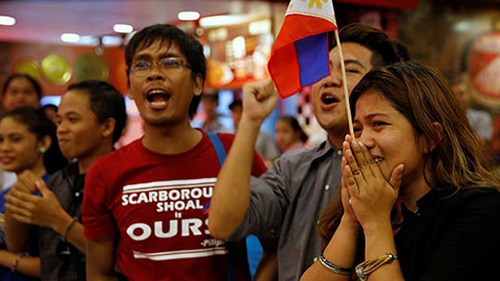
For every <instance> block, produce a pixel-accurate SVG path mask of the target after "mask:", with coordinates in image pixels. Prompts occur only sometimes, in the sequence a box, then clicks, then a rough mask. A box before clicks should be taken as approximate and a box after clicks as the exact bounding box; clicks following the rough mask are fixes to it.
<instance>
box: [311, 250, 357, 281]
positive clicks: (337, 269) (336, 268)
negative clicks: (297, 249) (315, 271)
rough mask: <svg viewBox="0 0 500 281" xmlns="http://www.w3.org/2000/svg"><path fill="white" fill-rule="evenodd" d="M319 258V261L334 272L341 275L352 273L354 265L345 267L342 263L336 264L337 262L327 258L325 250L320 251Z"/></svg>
mask: <svg viewBox="0 0 500 281" xmlns="http://www.w3.org/2000/svg"><path fill="white" fill-rule="evenodd" d="M318 259H319V262H320V263H321V264H322V265H323V266H324V267H326V268H327V269H329V270H330V271H331V272H334V273H337V274H340V275H347V276H350V275H352V267H351V268H345V267H342V266H340V265H336V264H333V263H331V262H330V261H329V260H327V259H326V258H325V256H324V255H323V252H321V253H319V256H318Z"/></svg>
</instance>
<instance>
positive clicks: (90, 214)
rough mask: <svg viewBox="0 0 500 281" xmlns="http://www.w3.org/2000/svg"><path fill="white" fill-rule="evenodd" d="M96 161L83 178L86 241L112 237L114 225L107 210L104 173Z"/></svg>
mask: <svg viewBox="0 0 500 281" xmlns="http://www.w3.org/2000/svg"><path fill="white" fill-rule="evenodd" d="M99 160H100V159H98V160H97V161H96V162H95V163H94V165H92V167H91V168H90V169H89V171H88V173H87V175H86V177H85V192H84V197H83V205H82V220H83V227H84V235H85V237H86V238H88V239H99V238H104V237H109V236H113V235H114V234H115V232H116V230H115V223H114V221H113V219H112V217H111V214H110V210H109V208H108V206H109V204H110V202H109V200H108V196H107V193H108V192H109V191H108V189H107V188H108V186H107V184H106V179H105V177H104V175H105V172H104V169H103V166H102V164H101V161H99Z"/></svg>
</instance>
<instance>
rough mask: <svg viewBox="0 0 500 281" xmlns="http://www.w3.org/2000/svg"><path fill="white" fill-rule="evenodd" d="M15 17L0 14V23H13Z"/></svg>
mask: <svg viewBox="0 0 500 281" xmlns="http://www.w3.org/2000/svg"><path fill="white" fill-rule="evenodd" d="M14 24H16V19H15V18H13V17H10V16H0V25H14Z"/></svg>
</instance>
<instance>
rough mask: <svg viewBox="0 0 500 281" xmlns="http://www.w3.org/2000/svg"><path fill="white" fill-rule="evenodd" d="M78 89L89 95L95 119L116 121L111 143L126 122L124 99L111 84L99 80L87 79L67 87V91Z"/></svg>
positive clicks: (120, 133) (100, 121)
mask: <svg viewBox="0 0 500 281" xmlns="http://www.w3.org/2000/svg"><path fill="white" fill-rule="evenodd" d="M71 90H80V91H84V92H85V93H87V94H88V96H89V104H90V110H92V112H93V113H94V114H95V115H96V117H97V121H98V122H99V123H103V122H104V121H106V119H108V118H113V119H114V120H115V122H116V124H115V129H114V131H113V143H115V142H116V141H118V139H119V138H120V137H121V136H122V133H123V130H124V128H125V125H126V123H127V112H126V108H125V99H124V98H123V95H122V94H121V93H120V92H118V90H116V89H115V87H113V86H112V85H110V84H109V83H107V82H104V81H99V80H87V81H83V82H80V83H77V84H72V85H70V86H69V87H68V91H71Z"/></svg>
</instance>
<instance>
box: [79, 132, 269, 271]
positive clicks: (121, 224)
mask: <svg viewBox="0 0 500 281" xmlns="http://www.w3.org/2000/svg"><path fill="white" fill-rule="evenodd" d="M219 137H220V139H221V141H222V143H223V145H224V147H225V149H226V151H229V147H230V144H231V143H232V141H233V138H234V136H233V135H229V134H219ZM265 169H266V168H265V165H264V163H263V162H262V160H261V159H260V157H258V156H256V158H255V161H254V164H253V169H252V174H253V175H255V176H258V175H260V174H262V173H263V172H264V171H265ZM219 170H220V165H219V160H218V157H217V154H216V152H215V149H214V148H213V145H212V143H211V141H210V139H209V138H208V136H207V135H206V134H205V133H203V138H202V141H200V143H198V144H197V145H196V146H195V147H194V148H193V149H191V150H189V151H187V152H184V153H181V154H176V155H162V154H158V153H155V152H152V151H150V150H148V149H146V148H145V147H144V146H143V144H142V141H141V139H139V140H137V141H134V142H132V143H131V144H129V145H128V146H125V147H122V148H120V149H118V150H117V151H115V152H113V153H110V154H108V155H105V156H103V157H101V158H99V159H98V160H97V161H96V162H95V163H94V165H93V166H92V168H91V169H90V170H89V172H88V173H87V177H86V179H85V193H84V194H85V195H84V202H83V206H82V217H83V223H84V233H85V237H87V238H88V239H99V238H105V237H110V236H113V235H117V236H118V237H119V238H118V245H117V248H118V249H117V250H118V252H117V262H118V265H119V266H120V268H121V269H122V270H123V271H124V273H125V275H126V276H127V277H128V278H129V279H130V280H175V281H178V280H214V281H221V280H227V275H228V273H227V272H228V249H227V247H226V245H225V243H224V241H222V240H219V239H215V238H213V237H211V236H210V234H209V231H208V226H207V219H208V213H207V211H206V207H207V206H208V204H207V203H208V202H209V201H210V198H211V197H212V193H213V187H214V185H215V180H216V178H217V174H218V172H219ZM233 254H234V253H233ZM236 255H239V256H241V257H243V258H246V257H245V254H244V253H236ZM235 273H236V274H235V280H246V279H248V275H247V273H248V270H247V269H246V268H243V266H241V265H239V266H236V268H235Z"/></svg>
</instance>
